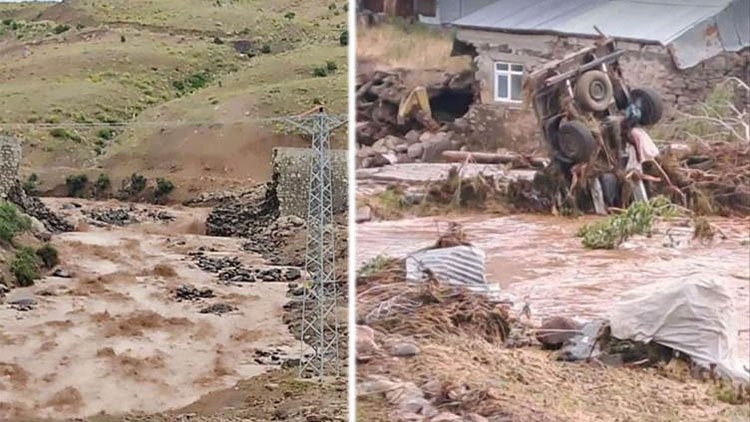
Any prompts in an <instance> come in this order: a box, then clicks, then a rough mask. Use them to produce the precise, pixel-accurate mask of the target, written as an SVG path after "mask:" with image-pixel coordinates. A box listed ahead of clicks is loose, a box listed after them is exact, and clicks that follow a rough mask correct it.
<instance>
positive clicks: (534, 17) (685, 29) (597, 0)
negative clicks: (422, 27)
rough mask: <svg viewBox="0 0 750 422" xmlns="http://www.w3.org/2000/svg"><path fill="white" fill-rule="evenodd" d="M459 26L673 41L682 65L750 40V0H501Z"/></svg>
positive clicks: (674, 49) (667, 43)
mask: <svg viewBox="0 0 750 422" xmlns="http://www.w3.org/2000/svg"><path fill="white" fill-rule="evenodd" d="M454 25H455V26H459V27H464V28H476V29H486V30H497V31H507V32H517V33H545V34H559V35H572V36H597V35H598V34H597V32H596V30H594V26H596V27H598V28H599V29H601V30H602V32H604V33H605V34H607V35H609V36H612V37H615V38H618V39H621V40H629V41H638V42H646V43H655V44H661V45H664V46H670V47H671V51H672V53H673V54H674V55H675V61H676V63H678V66H679V67H681V68H685V67H690V66H693V65H695V64H696V63H698V62H700V61H701V60H704V59H706V58H709V57H712V56H713V55H715V54H717V52H720V51H722V50H724V51H738V50H740V49H742V48H744V47H748V46H750V0H566V1H559V0H527V1H523V2H519V1H516V0H497V1H495V2H494V3H493V4H491V5H489V6H486V7H484V8H482V9H479V10H478V11H476V12H474V13H472V14H470V15H468V16H465V17H463V18H461V19H458V20H457V21H455V22H454Z"/></svg>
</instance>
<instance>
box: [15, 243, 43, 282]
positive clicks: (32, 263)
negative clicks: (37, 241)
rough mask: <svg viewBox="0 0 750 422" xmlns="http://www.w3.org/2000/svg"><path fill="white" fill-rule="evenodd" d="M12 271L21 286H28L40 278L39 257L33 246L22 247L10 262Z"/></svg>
mask: <svg viewBox="0 0 750 422" xmlns="http://www.w3.org/2000/svg"><path fill="white" fill-rule="evenodd" d="M10 272H11V273H13V275H14V276H15V277H16V281H17V283H18V285H19V286H21V287H27V286H31V285H32V284H34V280H37V279H39V258H38V257H37V255H36V253H34V250H33V249H31V248H26V247H24V248H21V249H19V250H18V251H17V252H16V256H15V258H13V261H11V263H10Z"/></svg>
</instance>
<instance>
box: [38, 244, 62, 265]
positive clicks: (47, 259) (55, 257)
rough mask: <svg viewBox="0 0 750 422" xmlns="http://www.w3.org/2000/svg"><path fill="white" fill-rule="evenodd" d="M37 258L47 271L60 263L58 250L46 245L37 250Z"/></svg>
mask: <svg viewBox="0 0 750 422" xmlns="http://www.w3.org/2000/svg"><path fill="white" fill-rule="evenodd" d="M36 256H38V257H39V259H40V260H41V261H42V264H43V265H44V267H45V268H47V269H52V268H55V267H56V266H57V265H58V264H59V263H60V254H59V253H58V252H57V249H56V248H55V247H54V246H52V245H50V244H49V243H46V244H45V245H44V246H42V247H41V248H39V249H37V251H36Z"/></svg>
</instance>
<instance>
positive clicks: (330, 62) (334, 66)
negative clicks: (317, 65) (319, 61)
mask: <svg viewBox="0 0 750 422" xmlns="http://www.w3.org/2000/svg"><path fill="white" fill-rule="evenodd" d="M338 68H339V66H338V65H337V64H336V62H334V61H333V60H328V61H327V62H326V69H327V70H328V71H329V72H331V73H333V72H335V71H336V70H338Z"/></svg>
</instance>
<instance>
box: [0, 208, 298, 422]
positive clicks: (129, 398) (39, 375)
mask: <svg viewBox="0 0 750 422" xmlns="http://www.w3.org/2000/svg"><path fill="white" fill-rule="evenodd" d="M69 202H70V201H69V200H63V199H50V200H45V203H46V204H47V205H48V206H50V208H52V209H53V210H56V211H59V212H60V213H62V214H63V215H65V217H66V218H67V219H68V220H69V221H71V222H75V225H76V226H77V231H74V232H69V233H63V234H60V235H56V236H54V237H53V238H52V244H53V245H54V246H56V247H57V248H58V249H59V251H60V258H61V261H62V263H63V268H64V269H65V270H66V271H67V272H69V273H70V275H71V278H61V277H52V276H49V277H46V278H44V279H43V280H41V281H38V282H37V283H36V285H35V286H32V287H29V288H23V289H15V290H13V291H12V292H11V293H10V294H9V296H8V300H9V301H12V300H14V299H23V298H33V299H34V300H35V301H36V302H37V304H36V306H35V307H34V309H32V310H30V311H27V312H23V313H21V312H18V311H16V310H14V309H12V308H10V307H9V306H7V305H0V326H2V335H0V347H1V348H2V350H3V353H2V356H0V419H2V420H8V421H15V420H30V419H34V418H53V419H65V418H80V417H87V416H90V415H94V414H98V413H104V414H108V415H119V414H124V413H129V412H146V413H153V412H162V411H165V410H169V409H178V408H181V407H184V406H187V405H189V404H190V403H193V402H195V401H196V400H198V399H199V398H200V397H202V396H204V395H206V394H208V393H209V392H211V391H215V390H220V389H225V388H229V387H232V386H234V385H235V384H236V383H237V382H238V381H240V380H242V379H248V378H251V377H255V376H258V375H260V374H262V373H264V372H266V371H268V370H269V369H271V368H274V367H275V366H273V365H265V364H259V363H258V362H256V361H255V360H253V356H254V353H255V352H256V351H257V350H266V349H269V348H273V349H274V350H276V349H279V350H285V351H287V354H289V355H291V356H294V355H295V353H296V352H299V343H298V342H297V341H295V340H294V338H293V336H292V335H291V334H290V333H289V331H288V329H287V327H286V325H285V324H284V322H283V321H282V316H283V306H284V304H285V303H286V302H287V299H286V291H287V285H286V284H283V283H281V284H280V283H257V284H243V285H242V286H228V285H224V284H222V283H219V282H218V280H217V278H216V276H215V275H214V274H211V273H207V272H205V271H203V270H201V269H199V268H197V267H196V266H195V264H194V263H193V261H192V259H191V258H190V256H189V253H190V252H191V251H195V250H196V249H198V248H200V247H207V248H211V249H212V250H214V251H216V253H225V254H230V253H231V254H232V255H233V256H240V257H241V258H242V259H243V260H244V261H248V262H263V259H262V258H261V257H260V256H258V255H255V254H252V253H248V252H245V251H243V250H242V247H241V246H242V245H241V243H242V242H241V240H239V239H229V238H213V237H208V236H204V235H201V234H195V233H196V232H200V231H201V229H200V227H201V225H202V222H203V221H205V219H206V217H207V215H208V212H209V210H206V209H199V208H183V207H172V208H164V207H153V208H154V211H155V212H158V211H168V212H169V213H170V214H171V215H173V216H174V217H175V219H174V220H173V221H149V222H144V223H137V224H131V225H129V226H127V227H115V228H112V227H110V228H93V227H91V226H89V225H88V224H86V219H87V217H86V216H85V215H84V214H83V213H82V210H87V209H91V208H95V207H103V206H105V205H106V206H112V205H117V203H116V202H115V201H110V202H108V203H106V204H102V203H96V202H89V201H76V202H78V203H80V204H81V205H82V207H81V208H76V207H67V206H64V205H65V204H67V203H69ZM185 283H189V284H190V285H191V286H193V287H194V288H196V289H209V288H210V289H211V290H212V291H213V293H214V296H215V297H213V298H204V299H202V300H200V301H196V302H193V301H177V300H175V298H174V292H175V291H176V289H178V288H179V287H180V286H181V285H183V284H185ZM217 304H223V305H226V306H229V307H232V308H236V310H235V311H232V312H229V313H224V314H222V315H221V316H219V315H216V314H211V313H209V314H201V313H200V311H201V309H204V308H206V307H209V306H213V305H217Z"/></svg>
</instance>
